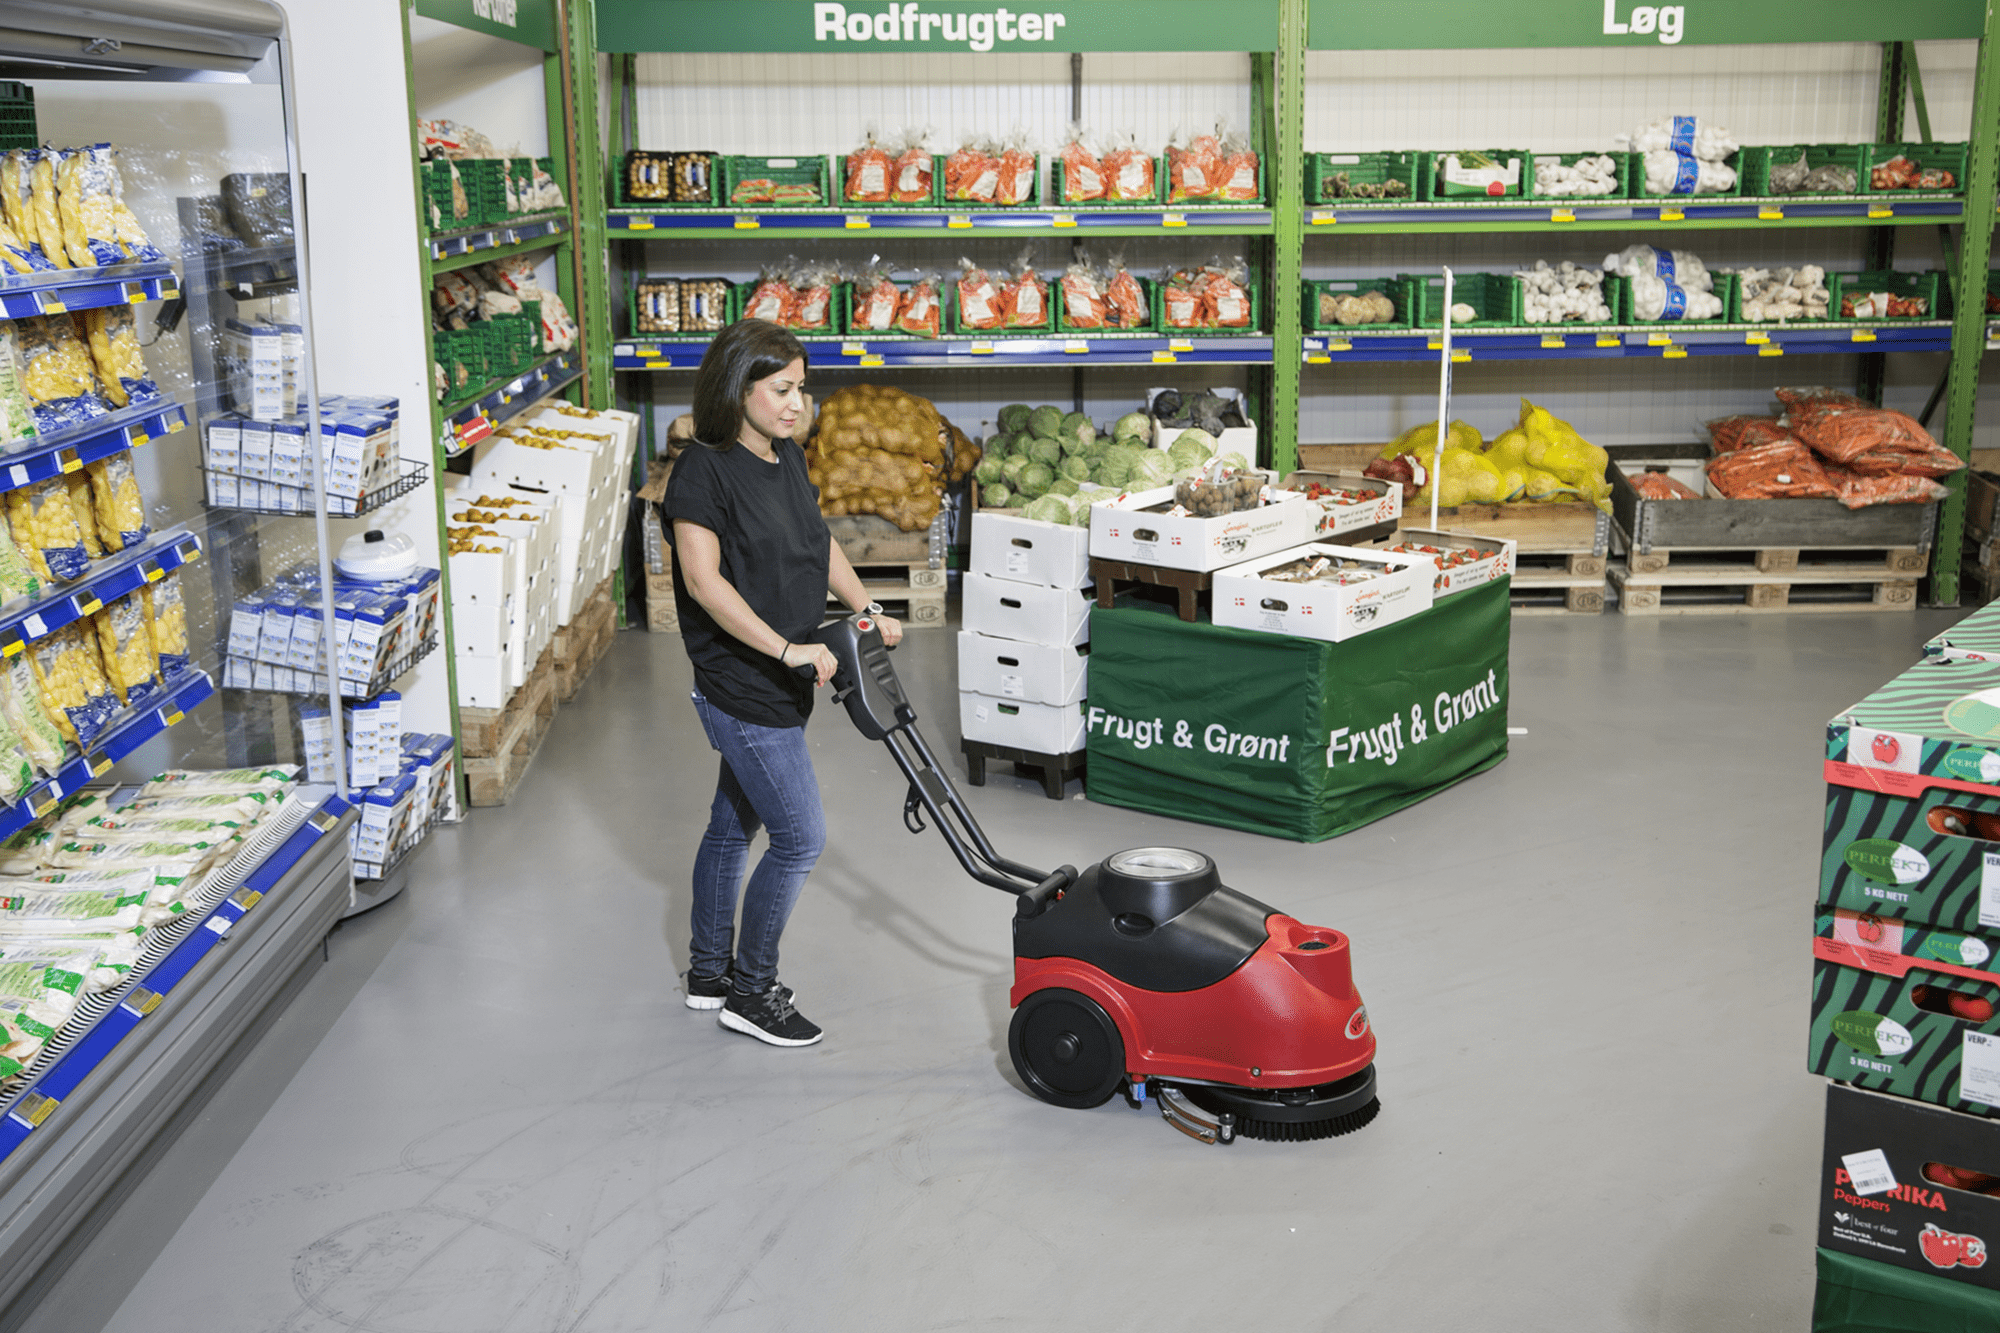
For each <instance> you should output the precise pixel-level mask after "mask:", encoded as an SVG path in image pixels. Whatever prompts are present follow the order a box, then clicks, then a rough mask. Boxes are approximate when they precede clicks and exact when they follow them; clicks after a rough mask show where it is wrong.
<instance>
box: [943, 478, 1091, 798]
mask: <svg viewBox="0 0 2000 1333" xmlns="http://www.w3.org/2000/svg"><path fill="white" fill-rule="evenodd" d="M1089 569H1090V532H1089V530H1088V529H1085V528H1077V527H1068V526H1064V525H1061V524H1055V523H1040V522H1037V521H1035V520H1034V519H1029V518H1019V517H1015V516H1012V515H1005V514H995V513H991V512H986V513H980V514H977V515H975V516H974V518H973V520H972V563H971V568H970V570H968V571H967V573H966V575H965V592H964V603H965V609H964V620H965V627H964V628H963V629H962V630H961V631H960V632H959V636H958V689H959V696H958V721H959V733H960V736H961V738H962V739H961V742H960V744H961V748H962V749H963V751H964V754H965V768H966V780H967V781H968V782H970V783H971V784H972V785H973V786H975V787H980V786H984V785H985V783H986V765H987V764H988V763H989V762H997V763H1012V764H1014V765H1015V766H1016V767H1017V768H1025V769H1033V770H1034V771H1035V772H1036V774H1037V775H1038V776H1039V777H1040V779H1041V783H1042V790H1043V792H1044V793H1045V794H1047V796H1048V797H1049V799H1050V800H1061V799H1062V794H1063V785H1064V784H1065V783H1066V782H1067V781H1068V780H1069V779H1070V778H1071V777H1081V776H1082V775H1083V752H1084V739H1085V738H1084V716H1083V696H1084V692H1085V689H1086V687H1087V685H1088V683H1089V658H1088V657H1087V656H1086V654H1087V653H1088V651H1089V649H1088V644H1089V642H1090V593H1089V591H1088V588H1089V584H1090V574H1089Z"/></svg>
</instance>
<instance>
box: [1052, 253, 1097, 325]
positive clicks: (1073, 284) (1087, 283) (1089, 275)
mask: <svg viewBox="0 0 2000 1333" xmlns="http://www.w3.org/2000/svg"><path fill="white" fill-rule="evenodd" d="M1062 295H1063V327H1064V328H1066V329H1101V328H1103V327H1104V325H1105V314H1106V302H1105V299H1104V288H1103V286H1102V284H1101V282H1100V280H1099V278H1098V275H1097V270H1095V269H1093V268H1092V267H1091V266H1090V256H1089V255H1087V254H1083V253H1078V255H1077V257H1076V259H1075V260H1074V261H1073V262H1072V263H1071V264H1070V266H1069V267H1068V268H1067V269H1065V270H1063V280H1062Z"/></svg>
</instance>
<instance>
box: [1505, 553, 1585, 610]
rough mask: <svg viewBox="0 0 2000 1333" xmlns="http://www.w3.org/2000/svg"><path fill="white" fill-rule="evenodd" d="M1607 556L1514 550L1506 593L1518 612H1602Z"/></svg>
mask: <svg viewBox="0 0 2000 1333" xmlns="http://www.w3.org/2000/svg"><path fill="white" fill-rule="evenodd" d="M1605 561H1606V557H1604V556H1602V555H1598V554H1595V553H1594V552H1586V551H1571V552H1561V551H1517V552H1515V555H1514V577H1513V579H1512V581H1511V583H1510V587H1509V594H1510V597H1511V600H1512V601H1513V606H1514V614H1515V615H1517V616H1577V615H1582V616H1596V615H1602V614H1604V600H1605V598H1604V594H1605V582H1604V580H1605V573H1604V570H1605Z"/></svg>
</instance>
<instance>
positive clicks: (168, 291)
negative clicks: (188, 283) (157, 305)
mask: <svg viewBox="0 0 2000 1333" xmlns="http://www.w3.org/2000/svg"><path fill="white" fill-rule="evenodd" d="M180 294H181V289H180V288H178V287H176V286H174V285H173V284H172V283H171V282H170V283H168V284H166V285H165V286H164V287H162V288H160V299H161V300H162V301H171V300H173V299H174V298H175V297H176V296H179V295H180Z"/></svg>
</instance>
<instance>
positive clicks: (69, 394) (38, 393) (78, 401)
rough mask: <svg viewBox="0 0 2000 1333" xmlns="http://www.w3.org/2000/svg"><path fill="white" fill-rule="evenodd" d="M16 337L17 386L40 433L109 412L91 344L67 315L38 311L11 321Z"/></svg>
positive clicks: (55, 430) (49, 431) (78, 424)
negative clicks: (17, 350) (19, 365)
mask: <svg viewBox="0 0 2000 1333" xmlns="http://www.w3.org/2000/svg"><path fill="white" fill-rule="evenodd" d="M14 327H15V329H16V332H17V336H18V337H19V339H20V353H21V387H22V388H24V389H25V390H27V394H28V403H29V405H30V406H31V407H32V408H33V409H34V414H35V429H36V430H37V431H38V432H40V433H41V434H44V435H49V434H54V433H55V432H57V431H60V430H64V429H67V428H69V427H73V426H80V425H83V424H84V423H86V422H89V421H93V420H95V419H97V418H98V417H102V416H104V415H106V414H107V413H109V412H110V410H111V409H110V408H109V407H108V406H106V405H105V401H104V397H103V395H102V393H100V392H99V388H98V383H97V367H96V363H95V362H94V361H92V359H91V355H90V347H89V344H87V343H85V342H84V340H83V338H82V337H81V336H80V335H79V334H78V333H77V329H76V321H75V320H74V319H72V318H71V317H70V316H69V315H39V316H37V317H35V318H34V319H24V320H19V321H17V322H16V324H15V326H14Z"/></svg>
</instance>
